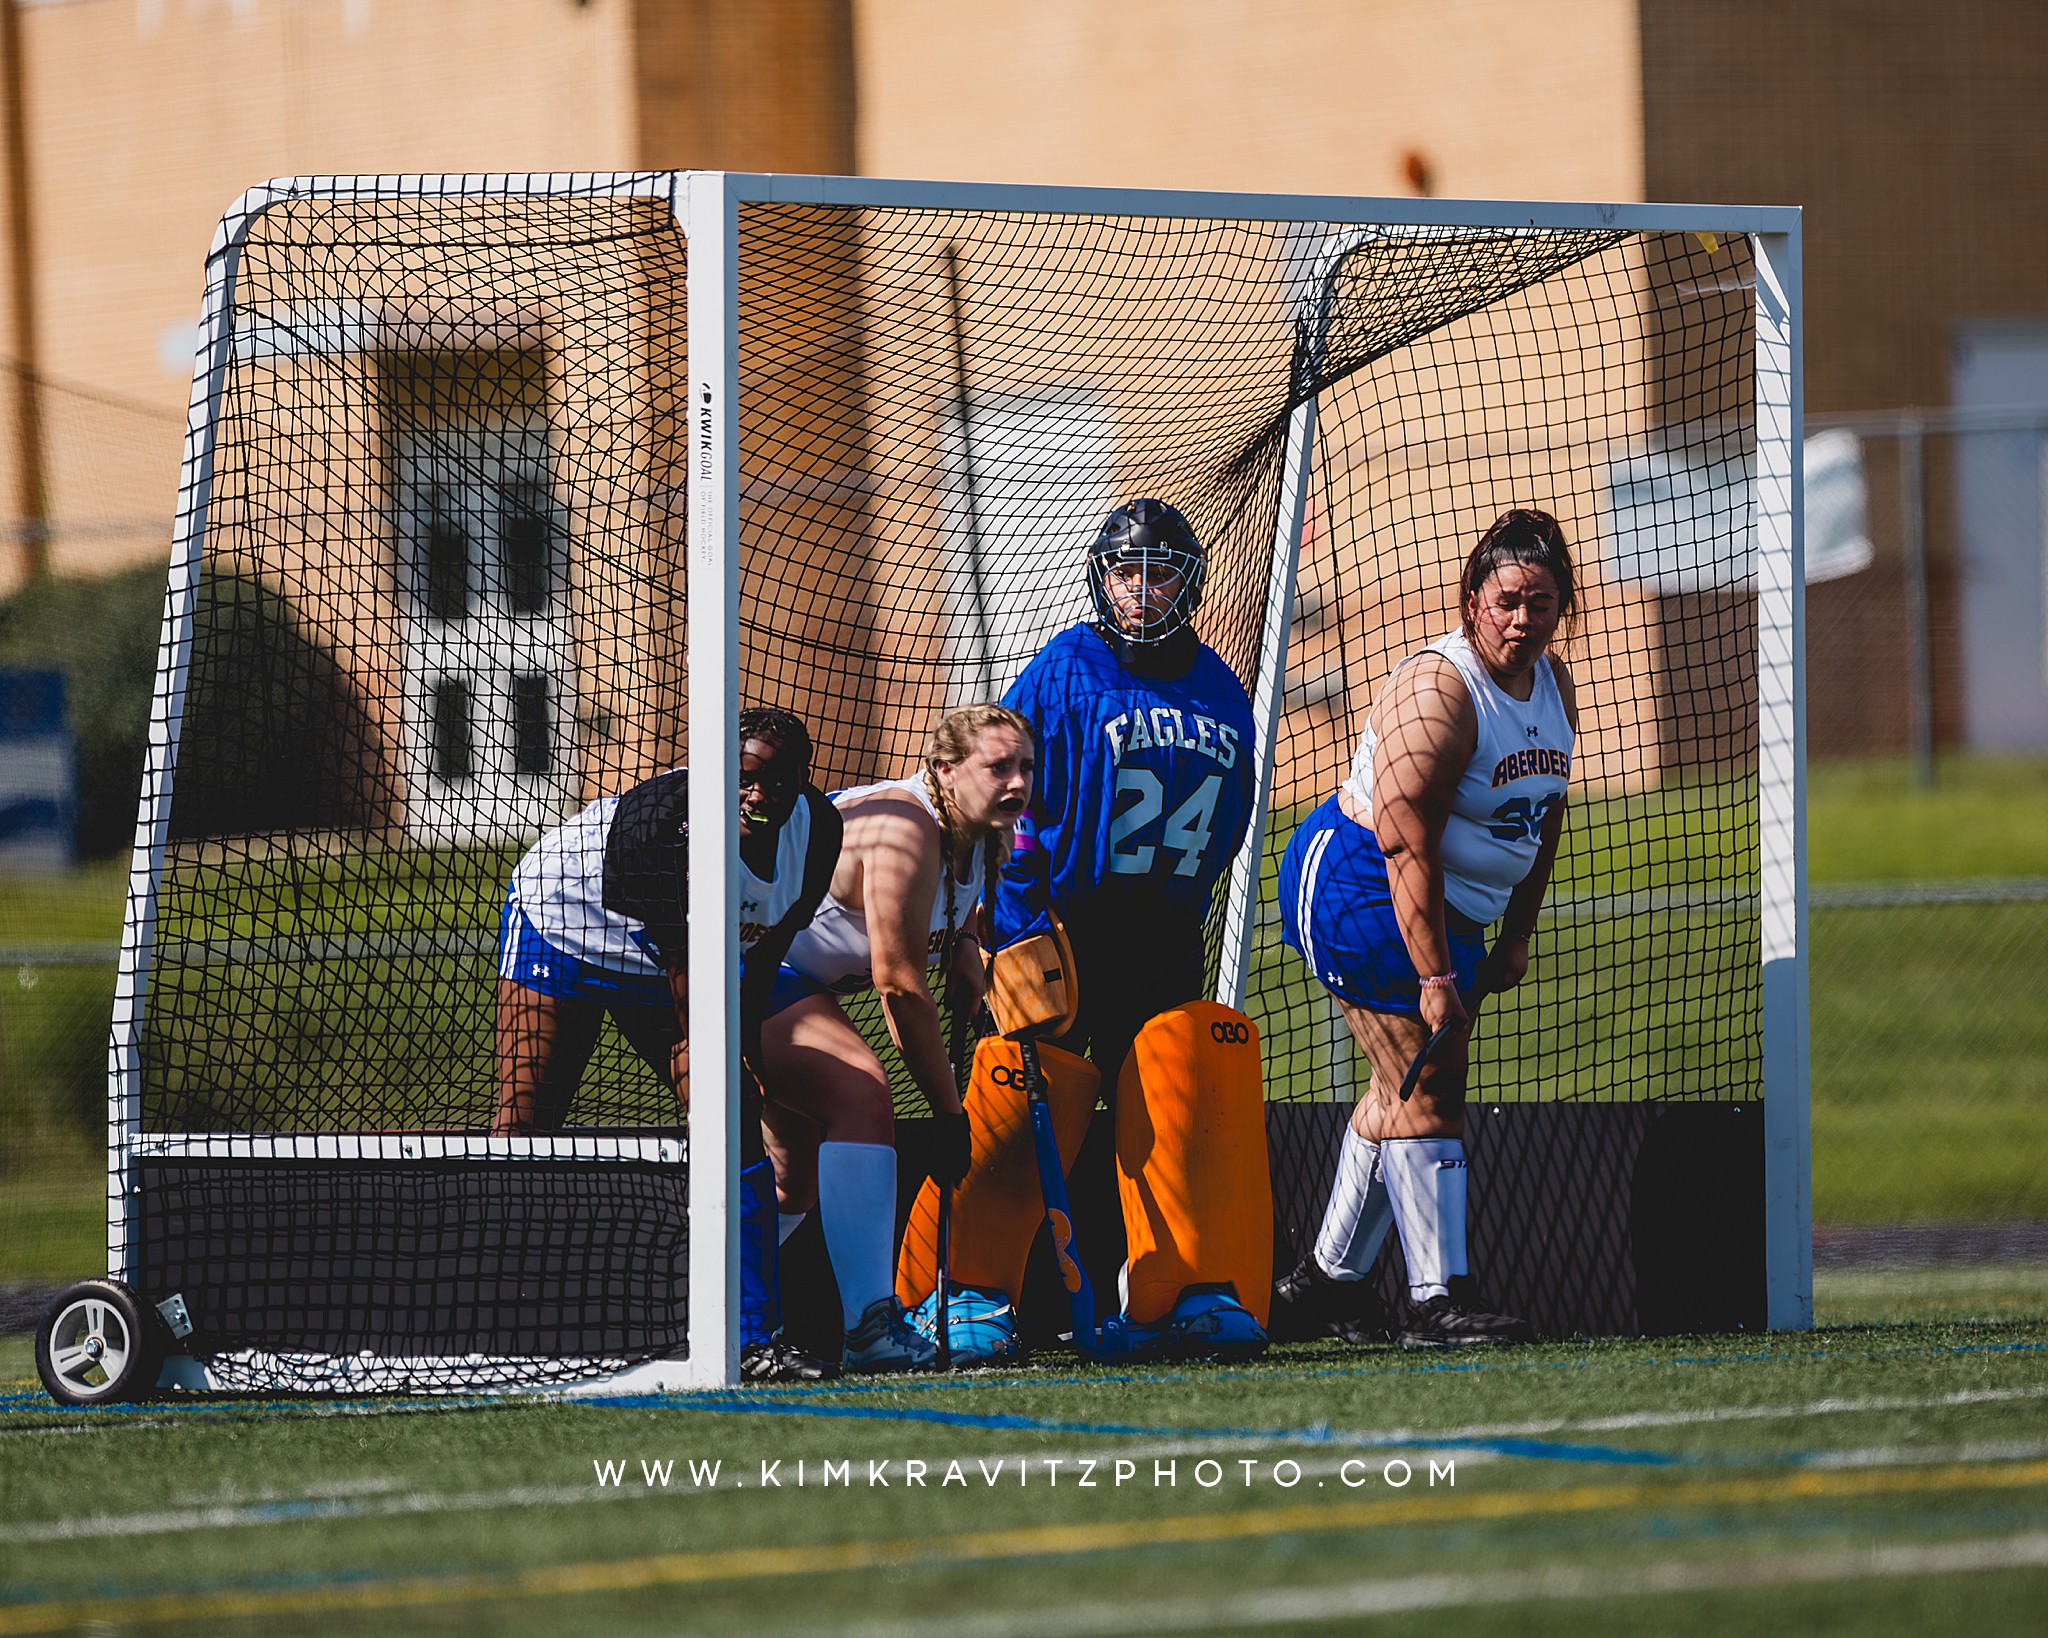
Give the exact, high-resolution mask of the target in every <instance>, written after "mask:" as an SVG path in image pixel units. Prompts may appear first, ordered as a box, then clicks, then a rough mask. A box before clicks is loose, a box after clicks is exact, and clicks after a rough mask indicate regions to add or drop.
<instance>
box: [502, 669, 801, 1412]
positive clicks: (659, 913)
mask: <svg viewBox="0 0 2048 1638" xmlns="http://www.w3.org/2000/svg"><path fill="white" fill-rule="evenodd" d="M739 731H740V755H739V769H740V780H739V827H740V896H739V915H740V921H739V926H738V929H737V932H738V945H739V950H740V959H741V968H740V1031H741V1035H740V1040H741V1056H742V1059H743V1062H744V1064H745V1065H746V1068H747V1071H748V1073H745V1074H743V1075H742V1077H741V1084H742V1086H743V1088H745V1095H744V1096H743V1098H742V1111H741V1120H740V1131H739V1138H740V1154H741V1160H742V1163H743V1169H742V1171H741V1173H740V1199H741V1247H742V1252H741V1265H740V1266H741V1295H740V1306H741V1326H742V1338H741V1342H742V1351H741V1369H742V1371H743V1372H744V1373H745V1374H746V1375H747V1376H748V1377H750V1378H752V1379H754V1380H757V1381H781V1380H790V1381H814V1380H817V1379H819V1378H821V1377H823V1376H826V1375H829V1374H830V1369H829V1367H827V1366H826V1365H824V1364H823V1363H821V1362H820V1361H818V1360H814V1359H812V1358H810V1357H809V1356H808V1355H805V1354H803V1353H800V1352H799V1351H798V1350H796V1349H794V1348H792V1347H790V1346H788V1345H787V1344H785V1343H783V1342H782V1341H781V1340H780V1339H779V1337H778V1336H777V1334H776V1333H777V1331H778V1330H779V1328H780V1325H781V1314H780V1308H781V1303H780V1298H779V1281H778V1280H777V1278H776V1274H777V1259H776V1243H777V1242H776V1236H775V1221H776V1213H775V1180H774V1175H773V1172H772V1170H771V1169H770V1166H769V1163H768V1160H767V1156H766V1152H765V1149H764V1146H763V1143H762V1137H761V1121H760V1098H759V1094H758V1092H757V1091H756V1090H755V1075H754V1073H753V1071H755V1069H756V1068H757V1066H758V1065H759V1064H760V1062H761V1024H762V1020H763V1018H764V1017H765V1016H766V1014H767V1011H768V998H769V992H770V988H771V986H772V985H773V983H774V979H775V972H776V968H777V965H778V964H779V963H780V962H781V960H782V957H783V956H784V955H785V954H786V953H787V951H788V949H789V946H790V943H791V941H792V940H793V939H794V938H795V937H796V935H797V932H798V930H799V929H801V928H803V927H805V926H807V925H808V924H809V922H810V920H811V916H812V914H813V912H815V911H816V910H817V908H818V906H819V904H820V903H821V902H822V901H823V899H824V897H825V892H826V889H827V887H828V886H829V884H830V882H831V880H832V869H833V866H834V864H835V863H836V862H837V860H838V858H839V844H840V829H841V827H840V821H839V814H838V812H837V810H835V809H834V808H833V806H832V804H831V803H830V802H828V801H827V800H826V799H825V796H824V794H823V793H822V792H821V791H819V790H817V789H816V788H814V787H813V786H812V785H811V784H810V782H809V781H810V763H811V736H810V733H809V731H808V730H807V729H806V728H805V727H804V725H803V723H802V721H801V720H800V719H798V718H797V717H795V716H793V715H791V714H790V713H789V712H787V711H778V710H773V709H770V708H766V707H757V708H753V709H749V710H745V711H742V712H741V713H740V718H739ZM689 777H690V774H689V770H688V769H687V768H674V769H671V770H670V771H669V772H667V773H663V774H657V775H655V777H654V778H652V779H648V780H643V781H642V782H641V783H640V784H638V785H635V786H634V787H633V788H632V789H631V790H628V791H626V792H624V793H623V794H621V795H618V796H607V797H601V798H600V799H599V800H597V801H595V802H593V803H591V804H590V805H589V806H588V807H586V808H585V809H583V811H582V812H581V813H578V814H577V815H576V816H575V817H574V818H572V819H570V820H568V821H567V822H565V823H563V824H561V825H558V826H556V827H555V828H554V829H553V830H551V831H549V832H548V833H547V835H545V836H543V837H542V838H541V839H540V840H539V841H538V842H536V843H535V844H534V845H533V847H532V848H530V849H529V850H528V851H527V853H526V855H525V856H524V857H523V858H522V859H521V860H520V861H519V864H518V867H517V868H516V869H515V870H514V871H513V874H512V883H511V887H510V888H509V890H508V891H507V893H506V895H505V912H504V922H503V930H502V932H501V935H500V939H499V950H498V1003H497V1069H498V1109H497V1115H496V1118H495V1120H494V1121H493V1122H492V1127H491V1129H492V1131H493V1132H496V1133H498V1134H500V1135H501V1136H509V1135H516V1134H520V1133H526V1132H535V1131H540V1132H551V1131H554V1130H557V1129H558V1128H559V1127H560V1126H561V1124H562V1122H563V1121H564V1119H566V1118H567V1116H568V1112H569V1103H570V1100H571V1098H572V1097H573V1096H574V1095H575V1092H576V1087H577V1084H578V1082H579V1081H580V1080H581V1079H582V1076H583V1070H584V1067H585V1065H586V1064H588V1062H589V1061H590V1054H591V1050H592V1049H593V1048H594V1047H595V1046H596V1044H597V1034H598V1030H599V1029H600V1028H601V1027H602V1025H603V1023H604V1020H605V1017H606V1015H607V1014H609V1015H610V1017H611V1019H612V1021H613V1022H614V1023H615V1024H617V1026H618V1028H619V1033H620V1034H621V1035H623V1036H624V1037H625V1038H626V1041H627V1042H628V1043H629V1044H630V1045H631V1046H632V1047H633V1049H634V1050H635V1051H636V1052H638V1053H639V1054H640V1056H641V1057H642V1058H644V1059H646V1061H647V1063H648V1064H649V1066H650V1067H651V1068H652V1069H653V1070H654V1072H655V1073H656V1074H657V1075H659V1076H661V1077H662V1079H663V1080H664V1081H665V1082H667V1083H668V1084H669V1085H670V1086H671V1087H672V1088H673V1089H674V1090H675V1092H676V1095H677V1097H678V1098H679V1099H680V1100H681V1101H682V1103H683V1106H684V1108H685V1109H686V1110H687V1108H688V1105H689V1074H690V1069H689V1062H690V1059H689V1039H688V1027H689V1025H688V1021H689V965H688V963H689V930H688V920H689V911H688V906H689V893H690V863H689V844H690V828H689Z"/></svg>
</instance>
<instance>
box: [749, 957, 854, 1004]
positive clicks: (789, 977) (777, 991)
mask: <svg viewBox="0 0 2048 1638" xmlns="http://www.w3.org/2000/svg"><path fill="white" fill-rule="evenodd" d="M838 993H839V992H838V991H837V990H835V989H833V988H832V986H831V985H829V984H820V983H819V982H818V981H817V980H816V979H815V978H806V977H805V976H804V975H803V974H802V973H800V972H798V971H797V970H796V969H795V968H794V967H792V966H790V965H789V963H788V962H784V963H783V964H782V965H781V966H780V967H777V968H776V969H775V982H774V983H773V984H771V985H770V986H769V987H768V1011H767V1013H766V1014H765V1015H764V1016H766V1017H769V1018H773V1017H774V1016H775V1015H776V1014H777V1013H778V1012H784V1011H787V1010H788V1009H789V1008H791V1007H793V1006H795V1005H796V1004H797V1003H798V1002H799V1001H808V1000H809V999H810V998H811V997H812V996H814V995H837V994H838Z"/></svg>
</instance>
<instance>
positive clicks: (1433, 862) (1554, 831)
mask: <svg viewBox="0 0 2048 1638" xmlns="http://www.w3.org/2000/svg"><path fill="white" fill-rule="evenodd" d="M1458 597H1459V606H1460V614H1461V617H1462V618H1461V625H1460V629H1458V630H1456V631H1453V632H1452V633H1451V634H1450V635H1448V636H1446V637H1443V638H1440V639H1439V640H1438V641H1436V642H1434V643H1431V644H1430V645H1429V646H1428V647H1427V648H1425V649H1422V650H1420V651H1419V652H1417V653H1415V654H1412V655H1410V656H1408V658H1407V659H1405V660H1403V661H1402V662H1401V663H1400V664H1399V665H1398V666H1396V667H1395V668H1394V673H1393V676H1392V677H1391V678H1390V679H1389V680H1388V683H1387V685H1386V687H1385V688H1384V689H1383V690H1382V692H1381V694H1380V697H1379V699H1378V700H1377V701H1376V702H1375V703H1374V705H1373V708H1372V711H1371V714H1370V715H1369V716H1368V717H1367V719H1366V728H1365V733H1364V735H1363V736H1362V737H1361V738H1360V740H1359V745H1358V753H1357V756H1356V757H1355V758H1354V759H1353V761H1352V765H1351V777H1350V778H1349V779H1347V780H1346V781H1345V783H1344V785H1343V788H1342V789H1341V790H1339V791H1338V793H1337V794H1336V795H1335V796H1333V797H1331V798H1330V799H1329V800H1328V801H1327V802H1325V803H1324V804H1323V805H1322V806H1321V807H1320V808H1318V809H1317V810H1316V811H1315V812H1314V813H1313V814H1311V815H1310V816H1309V817H1308V818H1307V819H1306V820H1305V821H1303V823H1302V825H1301V828H1300V829H1299V830H1297V831H1296V832H1295V833H1294V836H1293V839H1292V840H1291V841H1290V842H1289V843H1288V846H1287V853H1286V857H1285V858H1284V859H1283V861H1282V862H1281V867H1280V883H1279V891H1280V913H1281V923H1282V927H1283V929H1284V936H1285V938H1286V941H1287V943H1288V944H1290V945H1292V946H1293V947H1294V948H1295V949H1296V950H1298V951H1300V952H1301V956H1302V959H1303V960H1304V961H1306V962H1307V963H1308V964H1309V967H1310V968H1311V969H1312V970H1313V971H1314V973H1315V975H1316V977H1317V979H1318V980H1320V981H1321V983H1322V984H1323V986H1324V987H1325V988H1326V989H1328V990H1329V991H1330V993H1331V994H1332V995H1334V996H1335V997H1336V998H1337V1003H1338V1005H1339V1006H1340V1007H1341V1008H1342V1009H1343V1013H1344V1021H1345V1023H1347V1024H1348V1025H1349V1026H1350V1028H1351V1033H1352V1036H1353V1038H1354V1039H1355V1040H1356V1041H1357V1043H1358V1046H1359V1049H1360V1050H1361V1051H1362V1052H1363V1053H1364V1054H1365V1056H1366V1059H1367V1061H1368V1062H1369V1063H1370V1064H1371V1066H1372V1079H1371V1081H1370V1082H1369V1083H1368V1085H1367V1087H1366V1091H1365V1095H1364V1096H1363V1097H1361V1098H1360V1099H1359V1100H1358V1104H1357V1107H1356V1108H1355V1109H1353V1111H1352V1114H1351V1122H1350V1125H1349V1127H1348V1128H1347V1129H1346V1131H1345V1133H1344V1140H1343V1145H1342V1148H1341V1150H1340V1152H1339V1155H1338V1161H1337V1179H1336V1183H1335V1186H1334V1187H1333V1188H1332V1190H1331V1193H1330V1200H1329V1204H1328V1207H1327V1209H1326V1210H1325V1211H1324V1214H1323V1221H1322V1227H1321V1229H1320V1231H1319V1232H1318V1234H1317V1236H1316V1242H1315V1246H1314V1248H1313V1250H1312V1251H1311V1252H1310V1253H1309V1255H1308V1256H1306V1257H1304V1258H1303V1259H1302V1261H1301V1264H1300V1266H1299V1267H1298V1268H1296V1269H1295V1271H1294V1272H1293V1273H1292V1274H1290V1275H1288V1276H1287V1278H1286V1279H1284V1280H1282V1281H1281V1282H1280V1285H1279V1288H1278V1290H1277V1292H1276V1297H1277V1300H1278V1303H1279V1306H1280V1308H1281V1312H1282V1317H1283V1319H1284V1320H1285V1321H1286V1322H1287V1325H1288V1328H1289V1329H1290V1330H1293V1331H1298V1332H1300V1333H1301V1334H1305V1335H1321V1334H1327V1335H1333V1336H1338V1337H1341V1338H1343V1339H1345V1340H1347V1341H1351V1342H1357V1343H1367V1342H1372V1341H1384V1340H1386V1339H1387V1334H1388V1332H1389V1330H1392V1331H1393V1332H1394V1333H1395V1335H1396V1336H1397V1338H1398V1340H1399V1341H1400V1343H1401V1345H1402V1346H1403V1347H1406V1348H1442V1347H1456V1346H1463V1345H1471V1344H1486V1343H1501V1342H1523V1341H1528V1340H1529V1339H1530V1338H1531V1337H1533V1335H1534V1332H1533V1331H1532V1329H1531V1328H1530V1326H1529V1325H1528V1323H1527V1322H1526V1321H1524V1320H1520V1319H1515V1318H1513V1317H1511V1316H1509V1315H1505V1314H1495V1313H1489V1312H1488V1311H1487V1310H1486V1307H1485V1305H1484V1304H1483V1303H1482V1302H1481V1301H1480V1300H1479V1298H1478V1296H1477V1294H1476V1292H1475V1291H1474V1289H1473V1282H1472V1279H1471V1276H1470V1273H1469V1271H1468V1269H1467V1266H1466V1255H1465V1198H1466V1171H1465V1144H1464V1132H1465V1078H1466V1068H1467V1049H1468V1046H1469V1043H1470V1039H1471V1027H1472V1020H1471V1016H1470V1012H1469V1010H1468V1005H1467V998H1468V997H1469V998H1471V999H1472V1000H1474V1001H1476V998H1477V995H1478V994H1479V993H1484V992H1490V991H1494V990H1504V989H1511V988H1512V987H1513V986H1514V985H1516V984H1518V983H1520V982H1521V980H1522V977H1523V975H1524V974H1525V973H1526V972H1527V971H1528V968H1529V936H1530V934H1531V933H1532V932H1533V931H1534V930H1535V926H1536V915H1537V911H1538V909H1539V908H1540V907H1541V905H1542V903H1543V893H1544V889H1545V887H1546V886H1547V885H1548V883H1549V880H1550V867H1551V862H1552V860H1553V859H1554V858H1555V857H1556V854H1557V844H1558V837H1559V835H1560V834H1561V833H1562V831H1563V828H1564V803H1565V789H1566V785H1567V783H1568V782H1569V779H1570V775H1571V758H1572V746H1573V738H1574V735H1575V733H1576V731H1577V727H1578V716H1577V711H1576V707H1575V705H1574V697H1573V690H1572V679H1571V675H1570V673H1569V672H1568V671H1566V669H1565V667H1564V663H1563V661H1562V660H1560V659H1558V658H1556V657H1555V656H1553V655H1551V654H1550V653H1549V652H1548V650H1549V648H1550V645H1551V641H1552V639H1553V638H1554V637H1555V636H1556V635H1557V633H1558V631H1559V629H1560V624H1561V622H1562V621H1563V620H1564V619H1565V618H1566V617H1567V616H1569V615H1570V613H1571V611H1572V604H1573V585H1572V560H1571V551H1570V548H1569V547H1568V545H1567V543H1566V541H1565V538H1564V531H1563V530H1562V529H1561V528H1559V527H1558V523H1557V520H1556V519H1555V518H1553V517H1551V516H1550V515H1549V514H1548V513H1546V512H1538V511H1533V510H1520V509H1518V510H1515V511H1510V512H1506V513H1504V514H1502V516H1501V517H1500V518H1499V519H1498V520H1497V521H1496V522H1495V523H1494V524H1493V526H1492V527H1491V528H1489V529H1488V530H1487V531H1486V532H1485V534H1484V535H1483V536H1481V537H1480V540H1479V544H1478V545H1477V546H1475V547H1474V548H1473V550H1472V553H1471V555H1470V556H1469V557H1468V558H1467V559H1466V562H1465V567H1464V571H1463V573H1462V574H1461V576H1460V577H1459V582H1458ZM1496 921H1497V922H1499V923H1500V932H1499V936H1498V938H1497V939H1496V940H1495V942H1494V944H1493V947H1492V949H1491V951H1489V950H1488V949H1487V947H1486V942H1485V933H1486V927H1487V924H1488V923H1491V922H1496ZM1461 992H1463V993H1462V994H1461ZM1445 1024H1449V1025H1450V1026H1451V1033H1450V1034H1449V1035H1448V1036H1447V1037H1446V1039H1445V1041H1444V1044H1443V1046H1442V1047H1440V1048H1439V1049H1438V1051H1437V1052H1436V1054H1435V1055H1434V1056H1433V1057H1432V1058H1431V1060H1430V1062H1429V1063H1428V1064H1426V1065H1425V1066H1424V1068H1423V1071H1422V1074H1421V1077H1420V1080H1419V1082H1418V1083H1417V1086H1416V1089H1415V1092H1414V1097H1413V1099H1412V1101H1410V1102H1407V1103H1403V1102H1401V1101H1400V1099H1399V1097H1398V1095H1397V1094H1398V1089H1399V1087H1400V1086H1401V1083H1402V1081H1403V1079H1404V1078H1405V1076H1406V1074H1407V1072H1408V1067H1409V1065H1410V1064H1411V1063H1413V1062H1414V1060H1415V1058H1416V1055H1417V1054H1418V1053H1419V1052H1420V1050H1421V1048H1422V1046H1423V1044H1424V1043H1425V1042H1426V1041H1428V1040H1429V1039H1430V1037H1431V1035H1432V1034H1433V1033H1434V1032H1435V1030H1436V1029H1437V1028H1438V1027H1439V1026H1441V1025H1445ZM1390 1223H1391V1224H1393V1225H1394V1226H1396V1227H1397V1228H1398V1229H1399V1230H1400V1235H1401V1249H1402V1252H1403V1254H1404V1256H1405V1259H1406V1261H1407V1265H1408V1298H1409V1300H1408V1305H1407V1311H1406V1314H1405V1317H1404V1318H1402V1319H1401V1320H1400V1321H1399V1322H1398V1323H1396V1322H1395V1321H1394V1320H1393V1319H1392V1317H1391V1316H1389V1315H1388V1314H1386V1313H1385V1312H1384V1310H1383V1309H1382V1308H1381V1305H1380V1302H1379V1298H1378V1295H1377V1293H1375V1292H1374V1290H1373V1289H1372V1285H1371V1282H1370V1281H1369V1280H1368V1278H1367V1275H1368V1274H1369V1273H1370V1272H1371V1269H1372V1266H1373V1259H1374V1258H1375V1257H1376V1256H1377V1255H1378V1252H1379V1249H1380V1245H1381V1242H1382V1241H1384V1239H1385V1238H1386V1233H1387V1228H1388V1226H1389V1224H1390Z"/></svg>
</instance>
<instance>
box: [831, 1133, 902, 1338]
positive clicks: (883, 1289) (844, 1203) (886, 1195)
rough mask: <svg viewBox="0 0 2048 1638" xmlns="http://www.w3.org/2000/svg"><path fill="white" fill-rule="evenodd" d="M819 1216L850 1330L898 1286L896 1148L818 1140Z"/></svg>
mask: <svg viewBox="0 0 2048 1638" xmlns="http://www.w3.org/2000/svg"><path fill="white" fill-rule="evenodd" d="M818 1221H819V1222H820V1223H821V1224H823V1225H824V1229H825V1250H826V1251H827V1252H828V1253H829V1254H830V1255H831V1258H832V1277H833V1278H834V1279H835V1280H837V1281H838V1282H839V1306H840V1309H841V1310H842V1311H843V1312H844V1314H845V1316H846V1328H847V1329H848V1330H849V1331H850V1330H852V1329H853V1327H854V1323H855V1322H856V1321H857V1320H858V1319H859V1318H860V1316H861V1314H862V1312H863V1311H864V1310H865V1309H866V1308H867V1306H868V1305H869V1304H870V1303H872V1302H874V1301H875V1300H876V1298H878V1297H886V1296H888V1295H889V1294H890V1293H891V1292H892V1291H893V1290H894V1289H895V1282H894V1280H893V1279H892V1278H891V1275H892V1273H893V1272H894V1270H893V1266H892V1265H893V1262H894V1259H893V1258H891V1257H890V1255H889V1242H890V1241H891V1240H892V1239H894V1238H895V1228H896V1151H895V1150H894V1149H893V1148H891V1147H890V1146H889V1145H888V1144H886V1143H821V1144H819V1145H818Z"/></svg>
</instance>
